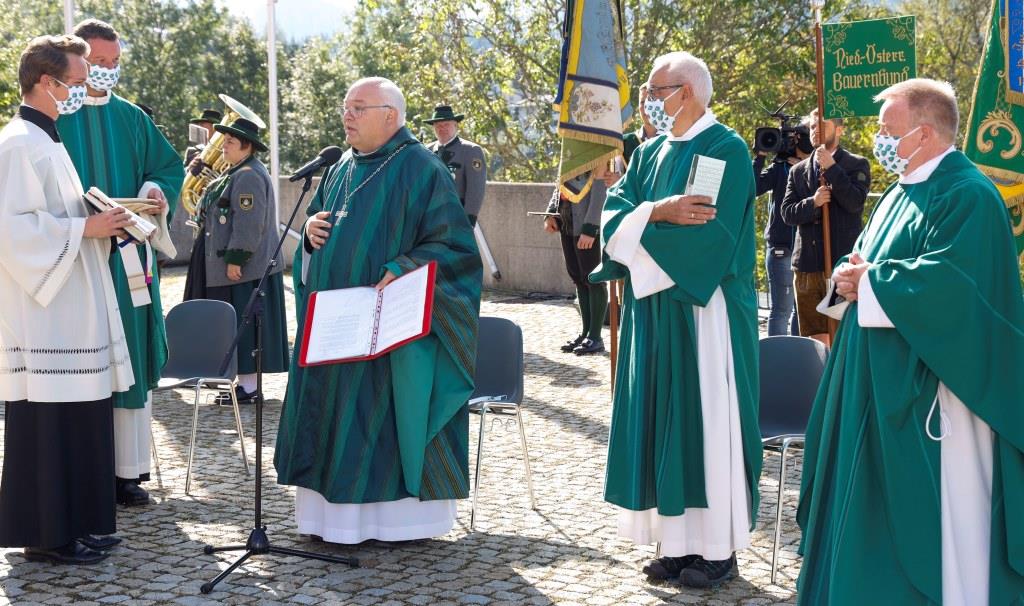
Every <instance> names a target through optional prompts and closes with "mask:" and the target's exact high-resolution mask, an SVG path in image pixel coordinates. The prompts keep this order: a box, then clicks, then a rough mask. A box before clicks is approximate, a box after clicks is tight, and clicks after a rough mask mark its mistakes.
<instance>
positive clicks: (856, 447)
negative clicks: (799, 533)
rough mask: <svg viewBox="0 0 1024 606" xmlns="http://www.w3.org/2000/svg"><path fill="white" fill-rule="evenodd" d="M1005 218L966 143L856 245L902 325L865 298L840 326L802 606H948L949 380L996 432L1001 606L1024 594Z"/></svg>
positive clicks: (830, 368) (813, 439) (812, 445)
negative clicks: (871, 315) (866, 317)
mask: <svg viewBox="0 0 1024 606" xmlns="http://www.w3.org/2000/svg"><path fill="white" fill-rule="evenodd" d="M1006 213H1007V210H1006V207H1005V205H1004V204H1003V202H1002V199H1001V198H1000V196H999V194H998V193H997V192H996V190H995V188H994V187H993V186H992V183H991V182H990V181H989V180H988V179H987V178H986V177H985V176H984V175H982V174H981V173H980V172H979V171H978V170H977V168H975V167H974V165H973V164H971V162H970V161H969V160H968V159H967V158H966V157H965V156H964V155H963V154H961V153H960V152H956V151H954V152H951V153H950V154H949V155H948V156H946V157H945V158H943V159H942V161H941V162H940V163H939V165H938V167H937V168H936V169H935V172H934V173H932V175H931V176H930V177H929V178H928V179H927V180H925V181H924V182H922V183H917V184H912V185H911V184H898V183H897V184H894V185H893V186H892V187H890V188H889V189H888V190H887V191H886V193H885V195H884V197H883V198H882V200H881V202H879V204H878V206H877V207H876V208H875V210H874V212H873V213H872V216H871V219H870V221H869V222H868V225H867V227H866V228H865V231H864V233H863V234H861V237H860V239H859V240H858V241H857V244H856V245H855V246H854V250H856V251H859V252H860V255H861V256H862V257H863V258H864V259H865V260H867V261H869V262H870V263H871V264H872V265H871V267H870V269H868V271H867V272H866V273H865V274H864V276H863V277H862V278H861V279H862V280H863V279H870V280H871V287H872V290H873V291H874V293H875V295H876V297H877V298H878V302H879V304H880V306H881V307H882V309H883V310H884V311H885V313H886V315H888V316H889V319H890V320H891V321H892V324H893V325H894V326H895V328H863V327H861V326H859V325H858V304H857V303H856V302H854V303H853V304H851V305H850V306H849V307H848V308H847V310H846V312H845V315H844V316H843V320H842V322H841V323H840V326H839V330H838V333H837V335H836V340H835V343H834V346H833V349H832V353H831V354H830V356H829V360H828V364H827V366H826V368H825V374H824V377H823V379H822V384H821V387H820V388H819V390H818V395H817V399H816V401H815V403H814V408H813V411H812V414H811V419H810V423H809V425H808V428H807V449H806V452H805V455H804V468H803V486H802V494H801V499H800V508H799V511H798V521H799V522H800V526H801V528H802V529H803V542H802V551H803V555H804V562H803V568H802V570H801V573H800V581H799V584H798V588H799V601H800V603H801V604H806V605H808V606H810V605H814V606H823V605H845V604H850V605H853V604H858V605H859V604H900V605H901V606H913V605H925V604H941V603H942V551H941V541H942V533H941V515H942V512H941V496H940V479H941V476H940V465H941V457H940V454H941V446H940V443H939V442H937V441H934V440H932V439H930V438H929V437H928V435H927V433H926V431H925V422H926V419H927V417H928V414H929V410H930V409H931V407H932V403H933V402H934V400H935V397H936V391H937V389H938V384H939V382H940V381H941V382H942V383H943V384H945V385H946V386H947V387H948V388H949V389H950V390H951V391H952V392H953V393H954V394H955V395H956V397H957V398H959V399H960V400H961V401H962V402H963V403H964V405H965V406H966V407H967V408H969V409H970V411H971V412H972V413H973V414H974V415H976V416H977V417H979V418H980V419H981V420H982V421H984V422H985V423H987V424H988V425H989V427H990V428H991V429H992V431H993V432H994V443H993V452H992V458H993V477H992V527H991V528H992V536H991V549H990V554H991V556H990V595H989V601H988V602H987V603H989V604H992V605H993V606H995V605H997V604H998V605H1005V604H1021V603H1024V602H1022V600H1024V597H1022V596H1024V516H1022V514H1024V406H1022V402H1024V372H1022V370H1021V369H1024V302H1022V295H1021V286H1020V278H1019V275H1018V273H1017V257H1016V254H1015V248H1014V243H1013V238H1012V235H1011V233H1010V228H1009V223H1008V221H1007V214H1006ZM936 416H938V415H936ZM933 423H934V425H933V428H932V433H933V434H934V435H937V434H938V433H939V431H938V430H937V421H935V420H933ZM978 603H986V602H985V597H983V596H978Z"/></svg>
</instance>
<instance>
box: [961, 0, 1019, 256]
mask: <svg viewBox="0 0 1024 606" xmlns="http://www.w3.org/2000/svg"><path fill="white" fill-rule="evenodd" d="M1021 125H1024V0H994V1H993V2H992V20H991V26H990V29H989V35H988V42H987V44H986V45H985V52H984V54H983V55H982V58H981V67H980V69H979V70H978V81H977V84H975V86H974V100H973V102H972V104H971V116H970V119H969V120H968V123H967V135H966V137H965V138H964V153H965V154H967V157H968V158H970V159H971V160H973V161H974V163H975V164H977V165H978V168H979V169H981V171H982V172H983V173H985V174H986V175H987V176H988V177H989V178H990V179H992V182H993V183H995V185H996V188H997V189H999V193H1000V194H1002V196H1003V200H1004V201H1005V202H1006V206H1007V207H1008V208H1009V209H1010V224H1011V226H1012V227H1013V235H1014V237H1015V238H1016V241H1017V252H1018V253H1022V252H1024V152H1022V147H1024V140H1022V136H1021ZM1021 258H1022V260H1024V255H1022V257H1021Z"/></svg>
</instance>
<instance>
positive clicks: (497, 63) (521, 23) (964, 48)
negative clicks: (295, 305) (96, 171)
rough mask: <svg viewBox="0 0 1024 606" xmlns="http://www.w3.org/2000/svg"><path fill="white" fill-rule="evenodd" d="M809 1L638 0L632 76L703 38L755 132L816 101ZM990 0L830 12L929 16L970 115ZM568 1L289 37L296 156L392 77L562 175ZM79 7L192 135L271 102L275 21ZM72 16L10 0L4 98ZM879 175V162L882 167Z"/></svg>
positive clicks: (511, 176) (145, 94) (7, 106)
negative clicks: (195, 121)
mask: <svg viewBox="0 0 1024 606" xmlns="http://www.w3.org/2000/svg"><path fill="white" fill-rule="evenodd" d="M808 5H809V3H808V2H802V1H801V2H796V1H793V2H779V1H778V0H737V1H735V2H729V3H725V4H723V3H714V2H706V1H705V0H625V5H624V8H625V18H626V22H625V28H626V47H627V52H628V58H627V60H628V68H629V77H630V82H631V84H632V85H633V87H634V89H635V87H636V85H638V84H639V83H640V82H642V81H643V80H645V79H646V78H647V75H648V72H649V70H650V65H651V63H652V61H653V59H654V58H655V57H657V56H658V55H659V54H662V53H664V52H668V51H671V50H677V49H683V50H689V51H691V52H693V53H694V54H696V55H697V56H700V57H702V58H704V59H705V60H706V61H707V62H708V65H709V67H710V69H711V72H712V76H713V78H714V85H715V93H714V98H713V101H712V108H713V110H714V111H715V112H716V114H717V115H718V117H719V119H720V120H721V121H722V122H724V123H725V124H728V125H730V126H732V127H733V128H735V129H736V130H737V131H738V132H739V133H740V135H741V136H743V137H744V138H745V139H747V140H751V139H752V137H753V133H754V129H755V128H756V127H758V126H762V125H767V124H771V122H772V121H771V119H769V118H768V117H767V116H766V114H765V111H764V109H765V108H771V109H774V108H775V107H777V106H778V105H780V104H781V103H783V102H784V101H789V102H790V104H789V106H788V107H787V111H789V112H790V113H805V112H807V111H809V110H810V109H811V108H812V106H813V104H814V56H813V29H812V22H811V14H810V11H809V8H808ZM988 5H989V2H988V0H902V2H901V3H879V2H877V1H874V0H830V2H829V3H828V7H827V14H826V15H825V17H826V19H828V20H844V21H846V20H854V19H864V18H872V17H882V16H888V15H890V14H893V13H895V12H898V13H901V14H916V15H917V16H918V24H919V26H918V30H919V31H918V57H919V71H920V73H921V74H922V75H927V76H932V77H938V78H944V79H948V80H950V81H951V82H952V83H953V85H954V86H955V87H956V89H957V90H958V91H959V93H960V98H961V111H962V112H963V113H964V115H965V116H966V113H967V109H968V105H969V103H970V96H971V95H970V92H971V90H972V89H973V84H974V83H973V78H974V72H975V70H976V68H977V67H976V66H977V65H978V60H979V55H980V52H981V47H982V45H983V40H984V38H983V36H984V30H985V24H986V23H987V21H986V15H987V10H988ZM563 10H564V0H430V1H429V2H413V1H411V0H362V1H361V2H360V3H359V5H358V7H357V9H356V12H355V14H354V15H353V16H352V18H351V19H350V20H349V21H348V22H347V23H346V24H345V29H344V30H343V31H342V32H341V33H339V34H337V35H335V36H332V37H330V38H326V39H325V38H311V39H309V40H306V41H303V42H301V43H298V44H292V45H283V44H282V45H279V48H278V51H277V52H278V72H279V74H278V82H279V92H280V141H281V161H282V168H283V169H284V170H289V169H291V168H294V167H296V166H298V165H299V164H301V163H302V162H304V161H305V160H306V159H308V158H309V157H310V156H312V155H313V154H315V153H316V152H317V151H318V150H319V149H320V148H322V147H324V146H326V145H331V144H339V143H342V142H343V137H344V132H343V129H342V121H341V116H340V114H339V113H338V108H339V107H340V106H341V104H342V100H343V98H344V94H345V90H346V89H347V87H348V86H349V85H350V84H351V82H353V81H354V80H355V79H357V78H360V77H362V76H369V75H380V76H385V77H388V78H391V79H393V80H395V82H397V83H398V85H399V86H400V87H402V89H403V90H404V91H405V93H406V96H407V101H408V114H407V115H408V119H409V126H410V128H412V129H413V131H414V132H415V133H416V134H417V135H419V136H420V137H421V138H422V139H424V140H425V141H429V140H431V139H432V138H433V132H432V131H431V129H430V128H429V127H428V126H426V125H424V124H422V122H420V120H422V118H425V117H427V116H429V115H430V113H431V111H432V109H433V106H434V105H435V104H438V103H450V104H452V105H454V106H455V107H456V110H457V111H459V112H463V113H465V114H466V115H467V119H466V120H465V122H463V124H462V130H463V133H464V135H465V136H466V137H467V138H470V139H473V140H475V141H477V142H479V143H480V144H481V145H483V146H484V147H485V148H486V149H487V150H488V151H489V154H490V163H491V175H492V176H493V177H494V178H496V179H504V180H521V181H550V180H552V179H553V178H554V176H555V172H556V168H557V166H556V165H557V161H558V160H557V158H558V149H559V141H558V138H557V136H556V134H555V128H554V126H555V116H554V113H553V112H552V109H551V103H552V101H553V100H554V94H555V82H556V79H557V75H558V60H559V49H560V45H561V41H560V38H559V34H560V27H561V19H562V11H563ZM76 16H77V17H78V18H84V17H87V16H90V17H97V18H100V19H104V20H107V21H110V22H111V23H113V24H114V26H115V27H116V28H117V29H118V30H119V31H120V32H121V34H122V37H123V41H124V44H125V49H124V59H123V65H124V67H123V70H124V72H123V76H122V84H121V85H119V88H118V93H119V94H121V95H123V96H125V97H127V98H128V99H130V100H133V101H140V102H143V103H146V104H147V105H150V106H152V107H154V108H155V109H156V113H157V121H158V122H159V123H160V124H163V125H164V126H165V129H166V132H167V134H168V136H169V138H170V139H171V141H172V142H173V143H174V145H175V146H176V147H178V148H179V149H183V148H184V147H185V146H186V145H187V142H186V136H187V128H186V127H185V124H186V123H187V121H188V118H190V117H192V116H194V115H196V113H197V112H198V111H199V110H200V109H201V108H203V107H216V108H220V109H223V107H222V104H221V103H220V101H219V100H218V99H217V97H216V95H217V93H227V94H229V95H231V96H232V97H235V98H236V99H238V100H239V101H241V102H243V103H245V104H246V105H247V106H248V107H250V108H251V109H252V110H253V111H255V112H256V113H257V114H258V115H260V116H263V117H264V118H266V117H267V113H268V107H269V104H268V101H267V66H266V45H265V42H264V40H263V37H262V35H261V33H258V32H255V31H253V29H252V27H251V26H250V25H249V24H248V23H247V22H244V21H240V20H238V19H237V18H235V17H233V16H232V15H230V14H228V13H227V12H226V10H225V9H223V8H220V6H219V5H218V4H217V3H216V2H215V0H190V1H186V0H78V2H77V15H76ZM61 30H62V12H61V6H60V3H59V2H42V1H40V0H31V1H28V2H26V1H25V0H0V110H3V111H4V113H6V114H8V115H9V114H10V113H11V112H12V111H13V109H14V107H15V106H16V104H17V101H18V89H17V81H16V70H17V61H18V56H19V54H20V52H21V49H22V48H23V47H24V44H25V42H27V40H28V39H29V38H31V37H32V36H34V35H38V34H41V33H44V32H59V31H61ZM873 122H874V120H873V119H858V120H852V121H849V123H848V125H847V129H846V131H847V139H846V144H847V146H848V147H849V148H850V149H852V150H854V151H856V152H858V153H861V154H869V153H870V144H871V135H872V134H873V132H874V126H873ZM878 176H879V177H881V175H880V174H879V175H878Z"/></svg>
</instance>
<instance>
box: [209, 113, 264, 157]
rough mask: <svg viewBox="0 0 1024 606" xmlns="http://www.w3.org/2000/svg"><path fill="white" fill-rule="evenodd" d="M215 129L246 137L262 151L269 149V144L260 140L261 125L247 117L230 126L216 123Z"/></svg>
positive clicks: (240, 137)
mask: <svg viewBox="0 0 1024 606" xmlns="http://www.w3.org/2000/svg"><path fill="white" fill-rule="evenodd" d="M213 129H214V130H215V131H217V132H218V133H224V134H227V135H231V136H233V137H237V138H239V139H245V140H246V141H248V142H250V143H252V144H253V145H254V146H255V147H256V149H258V150H259V151H261V152H265V151H267V146H266V145H263V142H262V141H260V127H258V126H256V125H255V124H253V123H252V122H250V121H248V120H246V119H245V118H239V119H237V120H235V121H234V122H232V123H231V124H229V125H228V126H224V125H223V124H214V125H213Z"/></svg>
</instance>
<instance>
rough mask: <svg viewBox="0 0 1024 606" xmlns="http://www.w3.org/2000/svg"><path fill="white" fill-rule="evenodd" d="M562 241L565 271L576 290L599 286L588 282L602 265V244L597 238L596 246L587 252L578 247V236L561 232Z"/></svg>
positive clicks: (595, 240)
mask: <svg viewBox="0 0 1024 606" xmlns="http://www.w3.org/2000/svg"><path fill="white" fill-rule="evenodd" d="M559 236H560V237H561V239H562V256H563V257H565V270H566V271H567V272H569V279H570V280H572V283H573V284H575V285H576V288H577V289H579V288H589V287H591V286H597V285H596V284H591V283H590V282H588V281H587V276H589V275H590V272H592V271H594V268H596V267H597V266H598V264H599V263H601V242H600V241H599V240H598V239H597V238H595V239H594V245H593V246H591V247H590V248H588V249H586V250H580V249H579V248H577V247H576V240H577V239H578V237H577V236H573V235H570V234H566V233H565V232H560V233H559Z"/></svg>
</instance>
